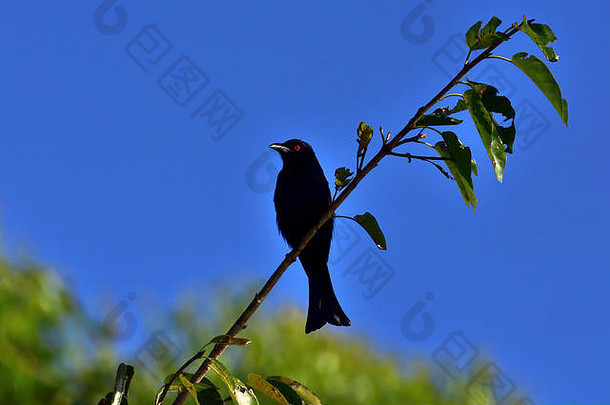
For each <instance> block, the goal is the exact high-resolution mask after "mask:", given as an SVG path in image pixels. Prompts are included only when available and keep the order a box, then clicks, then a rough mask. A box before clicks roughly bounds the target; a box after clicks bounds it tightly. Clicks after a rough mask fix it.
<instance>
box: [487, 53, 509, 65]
mask: <svg viewBox="0 0 610 405" xmlns="http://www.w3.org/2000/svg"><path fill="white" fill-rule="evenodd" d="M487 58H488V59H500V60H505V61H507V62H510V63H512V64H513V65H514V63H513V61H512V60H510V59H508V58H505V57H504V56H496V55H489V56H488V57H487Z"/></svg>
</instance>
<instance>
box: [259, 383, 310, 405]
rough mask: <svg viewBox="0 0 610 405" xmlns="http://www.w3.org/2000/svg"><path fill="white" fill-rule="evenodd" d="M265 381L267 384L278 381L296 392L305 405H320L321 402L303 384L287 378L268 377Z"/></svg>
mask: <svg viewBox="0 0 610 405" xmlns="http://www.w3.org/2000/svg"><path fill="white" fill-rule="evenodd" d="M267 380H268V381H269V382H272V381H279V382H281V383H284V384H286V385H287V386H289V387H290V389H292V390H293V391H294V392H296V393H297V395H298V396H299V397H300V398H301V399H302V400H303V401H304V402H305V403H306V404H309V405H322V402H320V399H319V398H318V397H317V396H316V394H314V393H313V391H312V390H310V389H309V388H307V387H306V386H304V385H303V384H301V383H300V382H298V381H295V380H293V379H291V378H288V377H281V376H270V377H267Z"/></svg>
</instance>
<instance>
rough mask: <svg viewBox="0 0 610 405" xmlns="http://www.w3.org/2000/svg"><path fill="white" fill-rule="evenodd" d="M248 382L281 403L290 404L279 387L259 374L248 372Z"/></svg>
mask: <svg viewBox="0 0 610 405" xmlns="http://www.w3.org/2000/svg"><path fill="white" fill-rule="evenodd" d="M247 384H248V386H250V387H252V388H254V389H255V390H257V391H259V392H261V393H262V394H264V395H266V396H268V397H269V398H271V399H273V400H274V401H275V402H277V403H279V404H282V405H290V404H289V403H288V401H287V400H286V398H285V397H284V395H282V393H281V392H280V390H278V389H277V387H275V386H273V385H272V384H271V383H269V382H268V381H267V380H265V379H264V378H263V377H261V376H260V375H258V374H252V373H250V374H248V380H247Z"/></svg>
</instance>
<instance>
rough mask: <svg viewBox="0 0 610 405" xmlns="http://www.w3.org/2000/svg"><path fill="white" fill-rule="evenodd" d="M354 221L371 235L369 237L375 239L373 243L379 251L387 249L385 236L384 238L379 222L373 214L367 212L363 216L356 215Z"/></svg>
mask: <svg viewBox="0 0 610 405" xmlns="http://www.w3.org/2000/svg"><path fill="white" fill-rule="evenodd" d="M353 219H354V220H355V221H356V222H358V223H359V224H360V226H361V227H363V228H364V230H365V231H366V233H368V234H369V236H370V237H371V239H373V242H375V245H377V247H378V248H379V249H381V250H386V249H387V245H386V242H385V236H383V232H382V231H381V228H380V227H379V224H378V223H377V220H376V219H375V217H374V216H373V215H372V214H371V213H369V212H365V213H364V214H362V215H354V218H353Z"/></svg>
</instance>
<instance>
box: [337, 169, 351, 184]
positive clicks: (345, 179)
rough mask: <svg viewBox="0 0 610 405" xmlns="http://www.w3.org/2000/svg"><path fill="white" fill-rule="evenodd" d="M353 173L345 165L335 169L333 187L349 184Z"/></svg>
mask: <svg viewBox="0 0 610 405" xmlns="http://www.w3.org/2000/svg"><path fill="white" fill-rule="evenodd" d="M353 175H354V173H352V171H351V170H350V169H348V168H347V167H340V168H338V169H337V170H335V187H337V188H338V189H341V188H343V187H345V186H347V185H348V184H349V182H350V181H351V180H352V179H351V177H352V176H353Z"/></svg>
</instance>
